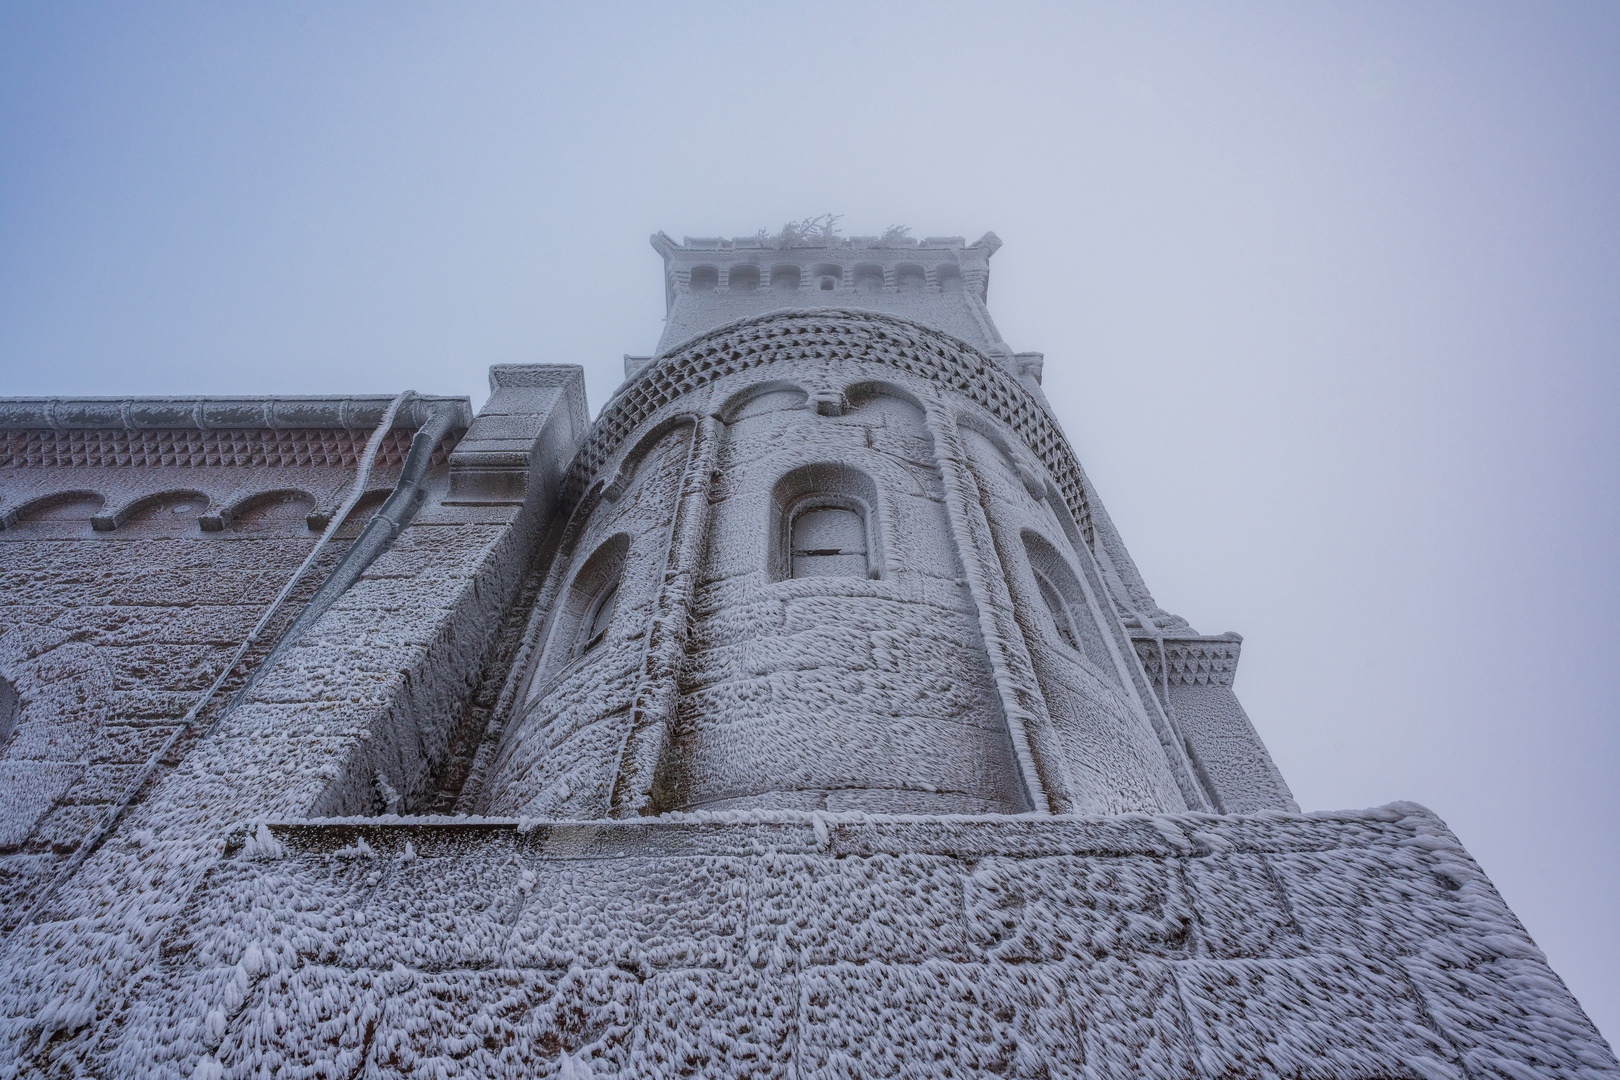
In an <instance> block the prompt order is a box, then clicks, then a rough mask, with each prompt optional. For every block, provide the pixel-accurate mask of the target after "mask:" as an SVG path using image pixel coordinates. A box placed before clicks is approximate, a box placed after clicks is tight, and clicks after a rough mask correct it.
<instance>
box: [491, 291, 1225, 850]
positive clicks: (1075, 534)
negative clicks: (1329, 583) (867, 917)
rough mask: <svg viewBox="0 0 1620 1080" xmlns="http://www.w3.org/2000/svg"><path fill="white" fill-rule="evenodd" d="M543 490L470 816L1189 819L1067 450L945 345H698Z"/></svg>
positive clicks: (864, 321)
mask: <svg viewBox="0 0 1620 1080" xmlns="http://www.w3.org/2000/svg"><path fill="white" fill-rule="evenodd" d="M570 485H571V488H570V490H571V492H572V493H573V497H574V498H575V499H577V506H576V508H575V510H574V512H573V515H572V519H571V521H570V523H569V525H568V532H567V535H566V536H565V537H564V538H563V541H562V543H561V546H560V549H559V551H558V554H557V556H556V559H555V563H554V565H553V567H552V570H551V575H550V580H549V581H548V584H547V586H546V595H545V596H544V597H543V598H542V605H543V608H544V609H545V610H546V611H548V612H549V613H548V614H547V615H546V616H545V617H544V624H543V625H541V626H540V627H539V628H538V629H539V636H538V638H537V646H536V659H535V660H534V662H533V664H534V666H533V670H532V672H531V674H530V676H529V685H528V688H527V690H526V692H525V697H524V699H523V704H522V706H521V707H520V708H519V710H518V712H517V714H516V715H515V716H514V718H513V720H512V721H511V723H510V724H509V725H508V727H507V730H506V731H505V732H504V734H503V736H502V742H501V745H500V749H499V751H498V752H497V754H496V757H495V760H494V762H493V765H492V768H491V771H490V774H489V779H488V782H487V783H486V785H485V788H484V791H483V796H482V799H481V805H480V806H479V807H478V808H479V809H481V810H483V811H484V812H488V813H495V814H521V815H530V816H547V817H571V818H594V817H604V816H631V815H638V814H648V813H662V812H667V811H672V810H687V811H690V810H702V809H733V810H734V809H755V808H778V809H804V810H812V809H829V810H866V811H870V812H884V813H923V814H940V813H1016V812H1021V811H1029V810H1034V811H1039V812H1058V813H1119V812H1126V811H1148V812H1165V811H1180V810H1185V809H1189V808H1191V809H1206V808H1211V807H1212V806H1213V800H1212V799H1211V798H1210V796H1209V794H1208V792H1207V791H1206V790H1205V789H1204V787H1203V786H1202V785H1201V784H1200V782H1199V780H1198V778H1197V772H1198V770H1197V769H1196V768H1195V767H1194V766H1193V764H1192V763H1191V761H1190V760H1189V758H1188V756H1187V754H1186V753H1185V751H1184V749H1183V746H1184V743H1183V740H1182V739H1181V738H1180V736H1179V735H1178V734H1177V732H1176V731H1175V730H1174V729H1173V727H1172V725H1171V723H1170V720H1169V719H1168V718H1167V716H1166V715H1165V713H1164V711H1163V709H1162V708H1161V707H1160V705H1159V702H1158V699H1157V698H1156V697H1155V696H1154V694H1153V693H1152V692H1151V691H1150V690H1149V688H1148V687H1147V685H1146V683H1145V681H1144V680H1143V676H1142V669H1141V667H1140V665H1139V664H1138V663H1137V662H1136V660H1135V656H1134V653H1133V652H1132V646H1131V642H1130V639H1129V637H1128V636H1127V632H1126V630H1125V627H1124V626H1123V625H1122V623H1121V620H1120V617H1119V616H1118V614H1116V612H1115V609H1114V605H1113V604H1112V603H1111V602H1110V601H1109V599H1108V590H1107V588H1106V586H1105V584H1104V574H1105V572H1106V571H1105V568H1104V566H1103V565H1102V564H1100V563H1099V562H1098V560H1097V558H1096V557H1095V556H1094V555H1093V553H1092V550H1091V547H1090V544H1091V543H1092V542H1093V538H1092V536H1091V535H1090V529H1091V524H1090V515H1089V512H1088V510H1087V506H1086V498H1085V493H1084V484H1083V480H1082V478H1081V477H1080V474H1079V470H1078V466H1077V465H1076V464H1075V463H1074V461H1073V458H1072V455H1071V454H1070V451H1069V450H1068V447H1067V444H1066V443H1065V442H1064V440H1063V438H1062V435H1061V433H1060V432H1058V431H1057V429H1056V427H1055V425H1053V424H1052V422H1051V420H1050V417H1049V416H1048V415H1047V414H1046V411H1045V409H1044V408H1043V407H1042V404H1041V403H1040V402H1039V401H1038V400H1037V399H1036V398H1035V397H1034V396H1033V395H1032V394H1031V393H1030V391H1029V390H1028V389H1027V388H1026V387H1025V386H1024V384H1023V382H1022V381H1021V380H1020V379H1018V378H1016V377H1014V376H1013V375H1011V374H1009V373H1007V372H1006V371H1004V370H1003V369H1002V367H1001V366H999V365H998V364H996V363H994V362H993V361H991V360H990V358H989V357H988V356H987V355H986V354H985V353H984V352H982V351H980V350H978V349H975V348H973V347H971V346H969V345H967V344H966V343H964V342H962V341H960V340H957V339H955V338H953V337H950V336H948V335H946V334H942V333H939V332H938V331H935V330H932V329H929V328H927V327H924V326H921V325H918V324H916V323H913V322H909V321H906V320H903V319H900V318H897V317H894V316H890V315H884V314H877V313H873V312H859V311H852V310H815V311H801V312H791V311H790V312H777V313H773V314H767V315H763V316H758V317H755V318H752V319H747V320H743V321H741V322H738V323H735V324H733V325H731V326H728V327H722V328H720V329H718V330H715V331H712V332H710V333H708V334H705V335H702V336H701V337H699V338H697V339H695V340H693V341H691V342H689V343H688V344H686V345H684V346H682V347H680V348H678V349H676V350H675V351H674V352H671V353H669V354H667V355H665V356H661V357H659V358H658V359H656V360H654V361H653V362H651V363H650V364H648V365H647V366H646V367H645V368H643V369H642V370H641V371H640V372H638V373H637V375H636V376H635V377H634V378H633V379H631V380H630V381H629V382H628V383H627V384H626V386H625V387H624V388H622V389H621V391H620V393H619V394H618V395H617V396H616V397H615V398H614V400H613V401H612V402H610V403H609V405H608V406H607V408H606V409H605V410H604V413H603V415H602V416H601V417H600V418H599V419H598V421H597V423H596V425H595V426H594V428H593V431H592V435H591V437H590V439H589V440H588V441H587V443H586V445H585V447H584V449H583V450H582V451H581V452H580V454H579V456H578V458H576V460H575V463H574V466H573V471H572V473H571V478H570ZM604 598H606V601H607V602H610V603H611V612H610V613H609V615H608V616H606V617H605V619H604V617H603V615H602V613H603V611H605V610H607V608H606V607H605V606H604V603H605V599H604Z"/></svg>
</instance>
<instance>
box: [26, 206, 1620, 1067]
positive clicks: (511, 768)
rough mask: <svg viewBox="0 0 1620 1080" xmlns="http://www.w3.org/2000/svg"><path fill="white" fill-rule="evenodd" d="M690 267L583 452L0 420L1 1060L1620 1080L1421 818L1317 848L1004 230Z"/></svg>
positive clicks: (561, 395) (124, 414) (1378, 820)
mask: <svg viewBox="0 0 1620 1080" xmlns="http://www.w3.org/2000/svg"><path fill="white" fill-rule="evenodd" d="M790 240H791V242H789V241H790ZM655 243H656V244H657V246H659V248H660V250H661V251H662V252H663V253H664V255H665V257H666V271H667V272H668V284H669V293H668V300H669V304H670V319H669V323H668V328H667V331H666V335H665V340H664V342H663V343H662V344H661V345H660V351H659V353H658V355H656V356H654V357H651V358H628V357H627V358H626V371H627V382H626V385H625V386H624V387H623V388H621V390H620V392H619V393H617V394H616V395H615V396H614V397H613V398H612V399H611V400H610V401H609V403H608V405H607V407H606V408H605V409H604V411H603V413H602V415H601V416H600V417H598V418H597V420H596V421H595V422H594V423H590V422H589V420H588V414H587V411H586V408H585V402H584V397H583V389H582V386H583V384H582V376H581V372H580V371H579V369H577V368H569V367H564V366H545V365H537V366H517V365H512V366H500V367H497V368H495V369H493V370H492V372H491V395H490V398H489V401H488V403H487V405H486V406H485V408H484V410H483V411H482V412H481V413H480V414H479V415H478V417H476V418H474V417H472V416H471V415H470V413H469V411H468V410H467V409H466V408H465V403H464V402H462V403H458V402H455V401H453V400H451V399H410V398H402V399H396V400H394V401H393V402H392V404H391V403H390V399H386V398H354V399H336V398H334V399H145V400H142V399H86V400H83V401H59V400H55V399H12V400H0V905H3V906H0V933H4V934H5V937H4V939H3V941H0V1077H4V1076H13V1075H61V1076H68V1075H87V1076H103V1077H113V1076H118V1077H123V1076H139V1077H174V1078H177V1080H222V1078H224V1077H242V1078H247V1077H255V1078H259V1077H264V1078H268V1077H335V1076H343V1077H354V1076H367V1077H391V1076H398V1077H424V1076H431V1077H436V1078H446V1077H451V1076H477V1077H497V1076H512V1077H518V1076H523V1077H530V1076H557V1077H562V1078H569V1080H582V1078H586V1077H598V1078H601V1077H606V1076H623V1077H631V1076H648V1075H657V1076H717V1077H718V1076H781V1077H818V1078H820V1077H829V1078H830V1077H870V1076H895V1077H918V1076H941V1077H948V1076H959V1077H961V1076H983V1077H989V1076H998V1077H1031V1078H1033V1077H1045V1078H1055V1077H1077V1078H1079V1077H1083V1078H1086V1080H1106V1078H1115V1077H1118V1078H1121V1080H1123V1078H1127V1077H1133V1078H1134V1077H1151V1078H1154V1080H1169V1078H1178V1080H1179V1078H1187V1080H1236V1078H1247V1077H1253V1078H1255V1080H1262V1078H1264V1080H1487V1078H1491V1077H1503V1078H1511V1080H1527V1078H1529V1077H1551V1078H1562V1077H1569V1078H1572V1080H1573V1078H1581V1080H1595V1078H1598V1077H1609V1078H1613V1080H1620V1064H1617V1063H1616V1062H1615V1060H1614V1058H1613V1056H1612V1054H1611V1053H1610V1051H1609V1048H1608V1046H1607V1044H1605V1043H1604V1042H1603V1040H1602V1038H1601V1036H1599V1035H1598V1033H1597V1032H1596V1031H1595V1030H1594V1029H1593V1028H1592V1026H1591V1024H1590V1022H1589V1021H1588V1020H1587V1019H1586V1017H1585V1016H1584V1015H1583V1014H1582V1013H1581V1011H1580V1008H1579V1006H1578V1005H1576V1003H1575V1002H1574V1001H1573V999H1572V998H1570V996H1569V994H1568V992H1567V991H1566V990H1565V989H1564V987H1563V986H1562V984H1561V983H1559V981H1558V979H1557V976H1555V975H1554V974H1553V973H1552V972H1551V971H1550V970H1549V969H1548V968H1547V966H1546V963H1545V959H1544V958H1543V957H1542V956H1541V954H1540V953H1539V951H1537V950H1536V948H1535V946H1534V944H1533V943H1532V942H1531V941H1530V940H1529V938H1528V936H1527V935H1526V934H1525V932H1524V930H1523V928H1522V927H1521V926H1520V925H1519V924H1518V922H1517V920H1515V919H1514V917H1513V915H1512V913H1511V912H1509V911H1508V909H1507V908H1506V907H1505V905H1503V903H1502V901H1501V899H1500V897H1498V896H1497V894H1496V892H1495V890H1494V889H1493V888H1492V887H1491V885H1490V883H1489V881H1488V880H1486V878H1485V877H1484V875H1483V874H1482V873H1481V872H1480V871H1479V868H1478V867H1477V866H1475V865H1474V863H1473V862H1472V860H1471V859H1470V858H1469V857H1468V855H1467V854H1466V852H1464V851H1463V850H1462V848H1461V847H1460V845H1458V844H1457V842H1456V840H1455V838H1454V837H1452V836H1451V835H1450V833H1449V832H1447V830H1446V829H1445V827H1444V826H1443V825H1442V824H1441V823H1440V822H1439V821H1438V820H1437V819H1436V818H1434V816H1433V815H1431V814H1429V813H1428V812H1427V811H1425V810H1423V809H1422V808H1420V807H1416V806H1412V805H1410V804H1396V805H1394V806H1390V807H1385V808H1382V809H1378V810H1372V811H1365V812H1361V813H1338V814H1319V815H1310V816H1304V815H1300V814H1299V813H1298V812H1297V811H1298V808H1297V807H1296V806H1295V805H1294V803H1293V800H1292V797H1291V795H1290V794H1289V791H1288V788H1287V785H1286V784H1285V783H1284V782H1283V780H1282V777H1281V776H1280V775H1278V773H1277V770H1276V768H1275V766H1274V765H1273V764H1272V762H1271V759H1270V757H1269V755H1268V754H1267V752H1266V750H1265V747H1264V746H1263V745H1262V743H1261V741H1260V739H1259V737H1258V735H1257V734H1256V732H1255V729H1254V726H1253V725H1252V724H1251V723H1250V722H1249V720H1248V717H1247V716H1246V715H1245V714H1244V713H1243V710H1242V707H1241V706H1240V705H1239V704H1238V701H1237V698H1236V697H1235V696H1234V694H1233V691H1232V683H1233V678H1234V674H1235V669H1236V665H1237V661H1238V655H1239V651H1238V650H1239V643H1240V639H1239V638H1238V637H1237V636H1236V635H1233V634H1228V635H1224V636H1221V637H1207V636H1202V635H1199V634H1197V633H1196V632H1195V631H1194V630H1193V629H1192V628H1191V627H1189V626H1188V625H1187V624H1186V622H1185V620H1182V619H1179V618H1177V617H1176V616H1173V615H1170V614H1168V613H1167V612H1164V611H1163V610H1162V609H1160V608H1159V607H1158V606H1157V604H1156V603H1154V601H1153V598H1152V595H1151V593H1149V591H1148V590H1147V587H1146V585H1145V583H1143V581H1142V579H1141V576H1140V574H1139V573H1138V572H1137V570H1136V568H1135V566H1134V565H1133V564H1132V563H1131V561H1130V557H1129V555H1128V553H1127V552H1126V551H1125V548H1124V546H1123V544H1122V543H1121V541H1120V539H1119V536H1118V534H1117V532H1116V531H1115V530H1114V528H1113V526H1112V524H1111V522H1110V521H1109V519H1108V516H1107V514H1106V512H1105V511H1104V509H1103V507H1102V505H1101V503H1100V502H1099V501H1098V499H1097V496H1096V492H1095V491H1094V490H1093V489H1092V487H1091V485H1090V483H1089V481H1088V480H1087V479H1086V477H1085V475H1084V473H1083V472H1082V471H1081V469H1080V466H1079V464H1078V462H1077V461H1075V459H1074V455H1073V451H1072V449H1071V448H1070V447H1069V445H1068V443H1067V442H1066V440H1065V439H1064V437H1063V434H1062V432H1061V430H1060V429H1059V428H1058V426H1057V424H1056V422H1055V421H1054V419H1053V418H1052V416H1051V414H1050V411H1049V410H1048V408H1047V406H1046V403H1045V399H1044V398H1043V397H1042V396H1041V392H1040V387H1039V376H1040V370H1041V363H1042V358H1041V356H1040V355H1039V354H1030V353H1019V354H1015V353H1013V352H1012V351H1011V350H1010V349H1009V348H1008V347H1007V346H1006V345H1005V343H1003V342H1002V341H1001V339H1000V336H999V334H998V333H997V332H996V330H995V327H994V324H993V323H992V322H991V321H990V319H989V313H988V311H987V310H986V309H985V307H984V303H983V300H984V295H985V288H986V283H987V274H988V269H987V260H988V258H989V256H990V255H991V254H993V252H994V250H995V248H996V247H997V246H999V241H996V240H995V238H994V237H993V236H988V237H986V238H985V239H984V240H981V241H980V242H978V243H976V244H974V245H966V244H964V243H962V242H961V241H960V240H950V239H945V240H942V239H937V238H936V239H932V240H927V241H924V242H922V243H921V244H920V245H918V244H916V243H915V242H912V241H908V240H906V238H904V237H900V236H894V235H891V236H889V237H885V238H865V239H863V240H859V241H852V242H848V243H844V242H838V243H833V242H831V241H830V239H829V238H828V237H826V236H819V238H817V237H806V236H797V237H796V238H795V237H788V238H786V239H782V240H781V242H780V243H779V244H778V245H777V246H775V247H770V246H768V245H765V244H764V243H763V242H761V241H758V240H754V241H753V242H752V243H747V242H741V241H730V242H722V241H712V242H711V241H689V242H688V243H687V244H685V245H674V244H673V243H672V242H670V241H668V239H667V238H663V237H661V236H660V238H659V239H658V240H656V241H655ZM783 304H789V305H790V306H791V307H792V308H794V309H793V310H776V309H778V308H780V307H781V306H782V305H783ZM739 316H747V317H744V318H740V319H739V318H738V317H739ZM728 320H733V321H728ZM396 410H397V411H396ZM452 414H453V415H454V416H455V417H458V419H456V420H455V423H454V424H453V425H452V431H451V434H450V435H449V436H448V437H447V438H445V439H444V440H443V441H442V442H441V443H440V444H439V445H437V446H436V447H435V446H434V445H433V440H435V439H437V438H439V436H440V434H441V433H442V432H443V431H444V430H445V428H444V426H443V425H444V423H446V418H447V417H449V416H451V415H452ZM384 416H388V417H390V418H391V420H390V423H392V424H394V425H395V426H396V428H397V430H393V431H391V432H389V433H383V434H382V435H381V436H380V437H381V438H382V443H383V449H382V451H381V453H380V455H379V459H378V464H377V468H376V471H375V472H374V473H373V474H372V476H371V479H370V481H369V483H367V484H365V485H362V486H364V487H365V488H366V489H367V490H366V492H365V493H364V497H363V498H361V500H360V501H359V503H358V504H357V506H356V508H355V510H354V512H353V513H352V514H351V515H350V518H349V520H348V521H346V522H343V523H341V525H340V527H339V528H337V530H336V532H335V537H336V543H334V544H333V545H332V547H331V548H330V549H329V550H327V551H325V552H324V553H323V554H322V556H321V557H320V559H318V560H317V561H316V563H315V564H314V566H313V567H312V572H311V573H310V574H309V576H308V577H307V579H305V580H304V581H303V582H302V583H301V585H300V586H299V588H298V589H297V590H295V591H294V593H293V594H292V596H291V603H290V604H289V605H288V607H287V608H286V609H285V610H284V611H282V612H281V614H280V616H279V618H278V619H276V620H274V621H272V622H271V623H269V624H268V625H267V626H266V628H265V633H264V635H263V636H262V637H261V638H259V639H258V640H257V641H253V642H247V644H248V645H250V646H251V647H250V648H248V649H247V651H246V653H245V654H244V655H243V657H242V662H241V664H240V665H239V666H237V667H236V669H235V670H234V671H233V672H231V673H230V675H231V677H230V678H228V679H227V680H226V681H225V682H224V684H223V686H222V688H221V691H220V693H218V694H217V695H216V696H215V697H213V698H212V699H211V701H210V702H209V703H208V705H207V707H206V708H202V706H201V704H200V703H201V702H203V701H204V695H205V694H207V693H209V692H210V691H209V688H210V687H211V686H212V685H213V684H214V683H215V680H216V678H218V677H219V676H220V675H221V672H222V670H223V669H224V668H225V667H226V666H227V665H230V664H232V662H233V657H235V656H236V655H237V650H238V649H239V647H241V646H242V645H243V643H244V642H245V641H246V638H247V635H249V634H250V633H251V632H252V629H253V627H254V626H255V625H256V624H257V623H258V621H259V620H260V618H261V616H262V615H263V613H264V612H265V611H266V610H267V608H266V605H267V604H269V603H270V601H271V598H272V597H273V596H274V595H275V594H276V593H277V591H278V590H279V589H280V588H281V587H282V585H283V584H284V583H285V582H287V581H288V580H289V577H290V575H292V574H293V573H294V572H295V568H296V567H297V566H298V565H299V564H300V562H301V561H302V560H303V559H304V558H305V557H306V555H307V554H308V553H309V552H310V551H311V549H312V545H314V543H315V536H316V533H317V531H318V530H320V529H322V528H325V526H326V524H327V523H328V522H330V521H331V520H333V519H334V518H335V517H336V515H337V512H338V508H339V507H340V505H341V504H342V502H343V499H344V495H345V492H346V491H348V490H349V488H350V486H351V485H353V484H354V478H355V474H356V470H357V469H359V467H360V466H361V465H362V462H361V461H360V456H361V454H362V451H363V449H364V446H365V432H366V431H367V430H368V425H374V424H380V423H381V422H382V420H383V417H384ZM428 424H432V425H434V426H433V427H432V434H423V435H421V436H420V439H421V441H420V443H419V445H418V449H417V452H416V453H417V457H416V459H415V460H417V461H423V460H425V459H429V458H430V459H431V460H430V464H429V467H428V468H427V471H426V472H425V473H424V474H421V475H417V473H416V472H415V471H414V469H413V468H407V467H406V463H407V461H408V460H410V459H408V457H407V447H408V446H409V444H410V437H409V432H410V430H411V429H412V428H413V427H414V426H415V425H428ZM457 432H460V434H459V435H458V434H457ZM429 451H431V454H429ZM396 483H398V485H399V486H398V487H397V488H396V487H395V485H396ZM418 484H419V485H420V486H417V485H418ZM391 491H392V494H391V493H390V492H391ZM380 506H386V507H387V510H386V512H384V513H382V514H379V515H378V516H377V517H376V518H375V519H374V520H373V522H372V525H371V526H370V527H369V528H368V529H367V531H366V533H365V537H366V538H365V539H364V540H362V541H361V542H360V543H358V544H355V545H354V547H353V548H350V547H349V541H351V540H353V539H354V538H356V537H357V536H359V535H361V527H362V523H363V522H364V521H366V520H367V519H370V518H371V517H372V515H373V514H375V513H376V512H377V510H378V507H380ZM385 526H386V528H385ZM379 536H381V537H383V538H384V539H383V541H382V542H380V543H378V544H376V546H373V541H374V540H375V539H376V538H377V537H379ZM379 552H380V554H379ZM362 558H363V559H364V560H367V561H364V562H362V561H361V560H362ZM362 566H363V572H362V569H361V568H362ZM348 568H353V569H352V572H350V571H349V569H348ZM328 574H330V575H331V577H330V578H329V579H328V578H327V576H328ZM323 579H328V580H329V581H330V582H334V583H335V584H332V585H330V586H329V587H327V588H324V589H321V590H320V591H319V592H317V591H316V590H317V586H318V585H319V584H320V582H321V581H322V580H323ZM312 597H313V600H312V599H311V598H312ZM306 604H307V605H308V608H307V611H308V614H307V616H306V617H305V618H304V619H302V620H300V621H299V622H298V623H297V624H296V634H291V633H289V634H288V635H287V637H288V640H286V641H284V642H278V638H279V637H280V636H281V634H282V631H283V629H284V628H285V627H287V626H289V625H290V624H291V620H292V619H293V618H294V616H295V615H297V614H298V612H299V610H300V608H302V607H304V606H305V605H306ZM295 637H296V640H294V638H295ZM272 645H274V646H275V649H274V652H273V653H272V652H271V648H272ZM267 657H268V660H267V659H266V658H267ZM249 673H251V674H249ZM238 691H240V693H238ZM199 709H200V710H201V711H200V713H198V712H197V711H196V710H199ZM188 716H190V717H192V718H193V719H194V720H195V723H191V724H190V725H189V726H188V723H189V722H188V720H187V717H188ZM451 810H458V811H462V812H463V814H465V813H478V814H483V815H490V816H487V817H477V818H474V817H467V816H463V815H456V816H432V814H433V812H435V811H451ZM115 822H116V826H117V827H116V828H113V827H112V826H113V824H114V823H115Z"/></svg>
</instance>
